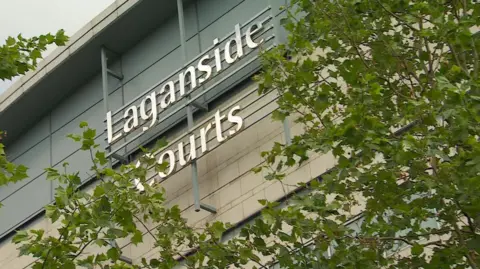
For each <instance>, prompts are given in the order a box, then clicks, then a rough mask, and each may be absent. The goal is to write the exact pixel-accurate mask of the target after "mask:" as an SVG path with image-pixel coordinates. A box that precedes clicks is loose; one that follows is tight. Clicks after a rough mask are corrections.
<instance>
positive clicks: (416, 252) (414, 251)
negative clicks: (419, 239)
mask: <svg viewBox="0 0 480 269" xmlns="http://www.w3.org/2000/svg"><path fill="white" fill-rule="evenodd" d="M411 252H412V255H414V256H418V255H420V254H422V253H423V246H422V245H420V244H414V245H413V246H412V248H411Z"/></svg>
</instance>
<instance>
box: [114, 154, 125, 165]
mask: <svg viewBox="0 0 480 269" xmlns="http://www.w3.org/2000/svg"><path fill="white" fill-rule="evenodd" d="M112 157H113V158H115V159H117V160H119V161H120V162H121V163H124V164H127V163H128V159H127V158H125V157H124V156H122V155H120V154H117V153H113V154H112Z"/></svg>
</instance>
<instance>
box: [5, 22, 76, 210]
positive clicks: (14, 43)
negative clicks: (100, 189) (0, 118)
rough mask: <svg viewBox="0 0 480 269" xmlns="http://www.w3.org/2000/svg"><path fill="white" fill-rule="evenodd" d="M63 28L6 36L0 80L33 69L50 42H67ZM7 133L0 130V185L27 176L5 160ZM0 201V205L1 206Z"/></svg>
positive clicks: (18, 166)
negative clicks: (47, 32) (54, 30)
mask: <svg viewBox="0 0 480 269" xmlns="http://www.w3.org/2000/svg"><path fill="white" fill-rule="evenodd" d="M67 40H68V37H67V36H65V33H64V31H63V30H60V31H58V32H57V33H56V34H55V35H53V34H46V35H40V36H35V37H31V38H25V37H23V36H22V35H18V36H17V37H16V38H14V37H8V38H7V39H6V40H5V44H3V45H2V46H0V80H3V81H4V80H10V79H12V78H14V77H16V76H19V75H24V74H25V73H26V72H27V71H30V70H34V69H35V68H36V66H37V62H38V61H39V59H41V58H42V52H44V51H45V50H46V49H47V46H48V45H50V44H55V45H57V46H63V45H65V43H66V42H67ZM6 135H7V131H6V130H0V186H2V185H7V184H9V183H15V182H17V181H20V180H22V179H25V178H26V177H27V173H26V172H27V168H26V167H25V166H24V165H14V164H13V163H11V162H9V161H8V160H7V157H6V154H5V149H4V145H3V144H2V143H1V142H2V138H4V137H5V136H6ZM1 205H2V204H1V203H0V207H1Z"/></svg>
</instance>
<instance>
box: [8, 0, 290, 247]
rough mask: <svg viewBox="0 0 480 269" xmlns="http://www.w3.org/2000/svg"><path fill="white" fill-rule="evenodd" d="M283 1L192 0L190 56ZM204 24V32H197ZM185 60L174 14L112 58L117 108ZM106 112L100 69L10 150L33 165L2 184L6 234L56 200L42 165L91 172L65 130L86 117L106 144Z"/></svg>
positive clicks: (223, 86) (113, 104) (113, 97)
mask: <svg viewBox="0 0 480 269" xmlns="http://www.w3.org/2000/svg"><path fill="white" fill-rule="evenodd" d="M284 2H285V0H243V1H242V0H198V1H197V3H194V4H190V5H186V6H185V20H186V27H187V28H186V38H187V57H188V59H192V58H194V57H195V56H197V55H198V54H199V53H201V52H203V51H204V50H205V49H206V48H208V47H210V46H211V45H212V41H213V39H215V38H222V37H224V36H225V35H226V34H228V33H230V32H232V31H233V29H234V26H235V24H237V23H240V24H243V23H244V22H245V21H248V20H249V19H250V18H251V17H253V16H254V15H256V14H257V13H258V12H260V11H261V10H263V9H264V8H265V7H267V6H268V5H269V4H272V3H273V4H272V7H273V8H277V9H278V7H279V6H280V5H283V4H284ZM197 8H198V9H197ZM197 14H198V17H197ZM197 22H198V23H197ZM198 29H200V33H197V31H198ZM247 60H248V57H245V59H241V60H239V61H238V62H236V63H235V65H234V66H232V70H234V69H236V68H237V67H238V66H241V65H242V64H243V63H244V62H245V61H247ZM98 61H100V50H99V52H98ZM184 64H185V63H184V62H183V59H182V52H181V49H180V34H179V27H178V18H177V16H176V15H173V14H172V17H171V18H170V19H168V20H167V21H165V23H163V24H162V25H160V27H159V28H157V29H155V30H153V31H152V32H151V33H150V34H149V36H147V37H146V38H144V39H143V40H141V41H140V42H139V43H138V44H136V45H135V46H134V47H133V48H131V49H130V50H129V51H128V52H127V53H125V54H123V55H122V57H121V60H119V61H114V62H109V67H110V68H111V69H113V70H116V71H120V72H122V73H123V75H124V80H123V87H122V86H121V83H119V82H118V80H115V79H111V80H109V82H108V83H109V93H110V95H109V108H110V110H112V111H114V110H118V109H119V108H120V107H121V106H122V105H123V104H124V103H125V102H128V101H129V100H130V99H131V98H133V97H136V96H138V95H139V94H141V93H143V92H144V91H146V90H147V89H148V88H149V87H151V86H152V85H153V84H155V83H157V82H159V81H160V80H162V79H163V78H165V77H166V76H168V75H169V74H171V73H172V72H173V71H175V70H176V69H178V68H180V67H182V66H183V65H184ZM258 67H259V64H258V62H253V63H252V64H251V65H249V66H246V67H245V68H244V69H243V70H240V72H238V73H236V74H234V75H231V74H230V72H226V73H225V74H223V75H222V76H224V75H229V74H230V75H231V77H229V78H228V79H227V80H225V81H224V82H222V83H221V84H220V85H219V86H218V88H216V89H215V91H211V92H209V93H208V95H207V96H206V97H205V98H206V99H214V98H216V96H218V95H220V94H221V93H222V92H224V91H226V90H228V89H229V88H230V86H231V84H232V83H234V82H239V80H241V79H243V78H244V77H245V76H248V75H250V74H251V72H252V71H254V70H256V69H258ZM212 83H213V82H212ZM182 102H183V101H180V102H178V104H177V105H181V104H182ZM172 109H174V107H172ZM184 116H185V114H184V111H181V112H179V113H178V115H175V116H174V117H171V119H169V120H168V121H166V122H165V123H162V124H158V125H156V126H155V127H154V128H153V130H150V131H151V132H147V134H146V135H145V137H142V138H141V139H140V140H139V141H137V142H136V143H135V144H132V145H130V146H129V149H130V150H133V149H134V148H135V147H138V146H139V145H140V143H142V142H143V141H147V140H148V139H150V138H151V135H152V134H154V133H159V132H161V131H162V130H163V128H164V126H168V125H172V123H173V122H176V121H179V120H182V119H183V117H184ZM104 119H105V113H104V110H103V101H102V85H101V74H100V73H98V74H97V75H95V76H94V77H92V78H91V79H90V80H89V81H85V83H84V84H83V86H81V87H79V88H78V89H76V90H75V91H74V92H73V94H72V95H70V96H68V97H67V98H66V99H64V100H63V101H62V102H60V103H59V104H58V105H57V106H56V107H54V108H52V111H51V118H50V115H47V116H45V117H44V118H43V119H42V120H41V121H40V122H39V123H38V124H37V125H36V126H35V127H34V128H31V129H30V130H28V131H26V132H25V133H24V134H23V136H22V137H21V138H19V139H18V140H17V141H16V142H15V143H14V144H13V145H11V146H10V148H8V149H7V154H9V156H11V157H13V158H17V161H18V162H23V163H25V164H26V165H28V166H29V167H30V173H31V177H30V179H27V180H26V181H24V182H21V183H19V184H18V185H16V184H15V185H11V186H7V187H1V188H0V199H4V200H3V201H2V203H3V204H4V206H3V207H2V208H0V219H1V221H0V239H1V237H2V236H4V235H5V234H6V233H8V232H9V231H11V230H12V229H13V228H15V227H18V225H20V224H21V223H23V222H25V221H27V220H28V219H30V218H31V217H32V215H34V214H37V213H38V212H40V211H41V210H42V208H43V207H44V206H45V205H46V204H48V203H49V202H51V201H52V193H53V192H54V191H53V188H54V187H55V185H54V184H52V182H50V181H47V180H46V179H45V177H44V175H40V174H41V171H42V169H43V168H45V167H48V166H49V165H53V166H55V167H61V164H62V163H63V162H69V163H70V168H69V169H70V170H71V171H77V170H78V171H80V172H81V177H82V179H83V180H85V179H87V178H88V177H89V174H88V173H87V172H88V169H89V168H90V166H91V165H90V163H89V160H90V159H89V157H88V156H86V154H85V153H84V152H79V151H78V147H79V145H78V144H75V143H74V142H72V141H70V139H68V138H66V135H68V134H70V133H79V132H80V131H81V130H80V129H79V128H78V123H79V122H80V121H87V122H88V123H89V125H90V126H91V127H93V128H95V129H97V139H96V141H97V142H99V143H100V144H101V147H102V148H103V147H104V146H105V141H104V137H105V136H104V134H103V132H104V128H105V125H104ZM50 121H51V126H50ZM50 127H51V130H50ZM50 132H51V135H50ZM50 141H51V145H50ZM50 154H51V156H50ZM50 157H51V158H50ZM35 175H36V176H37V177H35ZM39 175H40V176H39ZM2 197H3V198H2ZM5 197H8V198H6V199H5Z"/></svg>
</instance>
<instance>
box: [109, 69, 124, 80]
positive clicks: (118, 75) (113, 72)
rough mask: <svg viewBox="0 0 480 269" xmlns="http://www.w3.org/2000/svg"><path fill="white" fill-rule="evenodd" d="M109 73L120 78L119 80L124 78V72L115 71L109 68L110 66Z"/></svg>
mask: <svg viewBox="0 0 480 269" xmlns="http://www.w3.org/2000/svg"><path fill="white" fill-rule="evenodd" d="M107 73H108V74H109V75H111V76H112V77H114V78H116V79H118V80H123V75H122V74H118V73H117V72H115V71H113V70H111V69H108V68H107Z"/></svg>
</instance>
